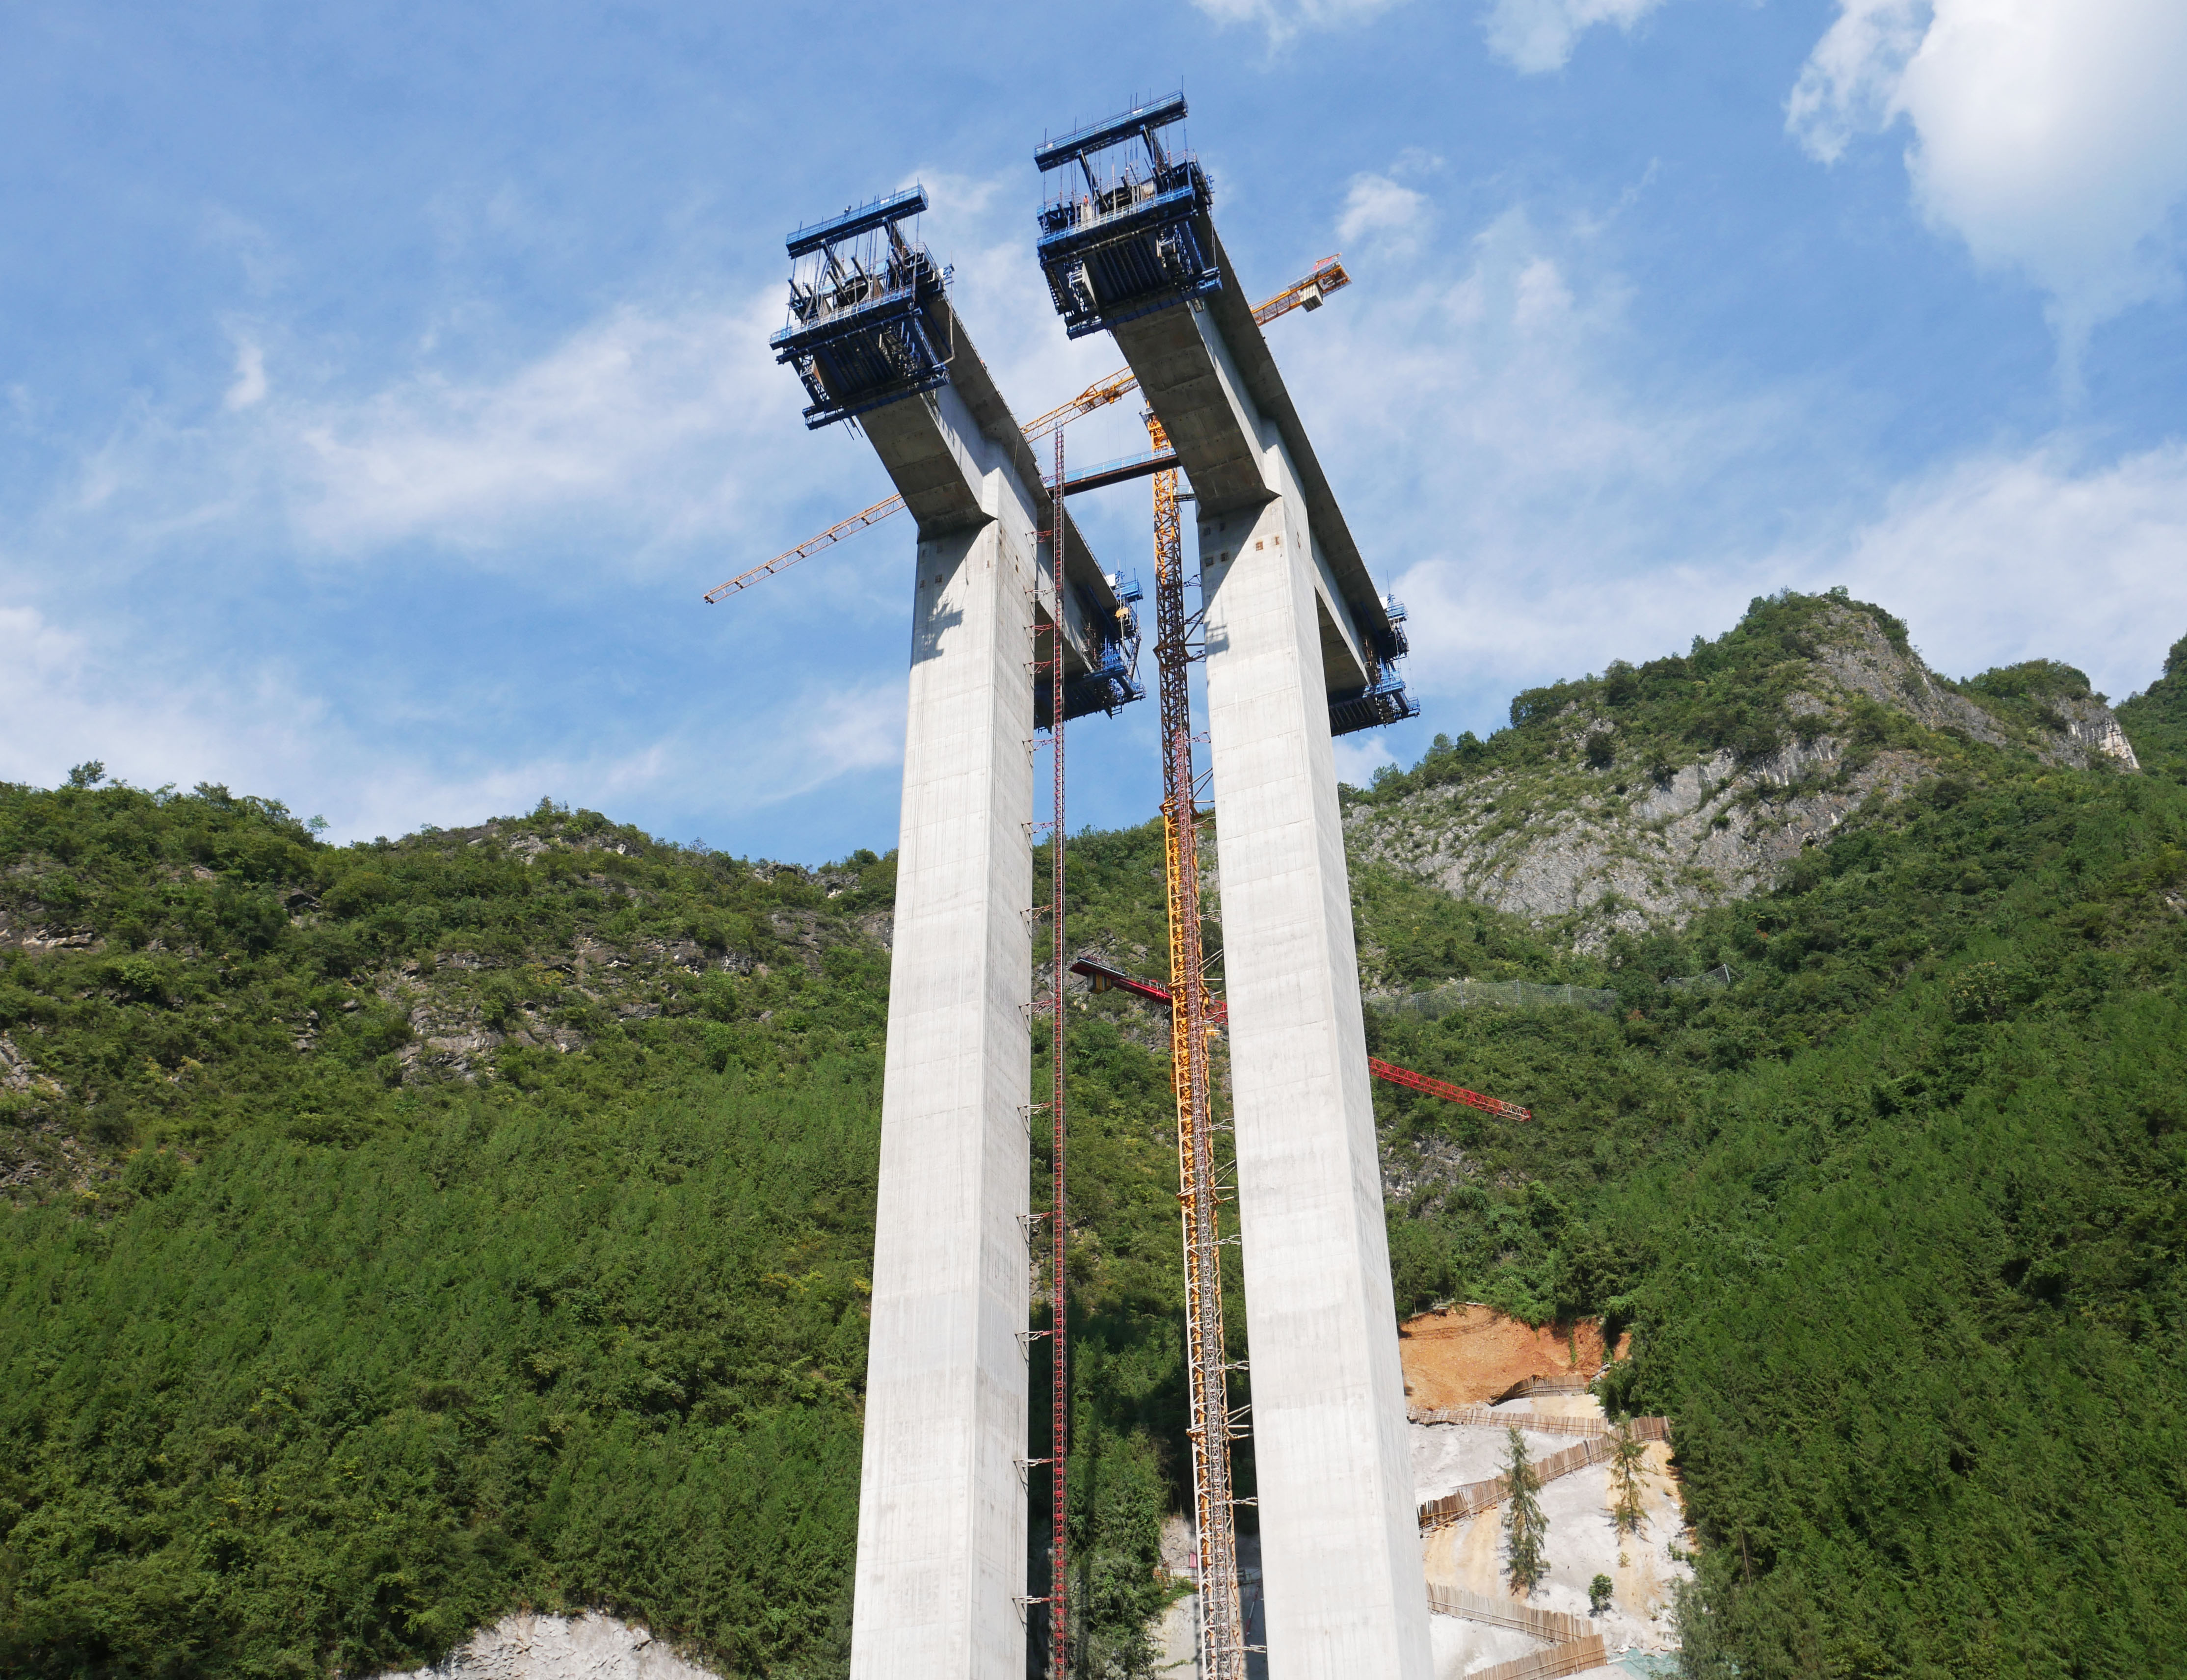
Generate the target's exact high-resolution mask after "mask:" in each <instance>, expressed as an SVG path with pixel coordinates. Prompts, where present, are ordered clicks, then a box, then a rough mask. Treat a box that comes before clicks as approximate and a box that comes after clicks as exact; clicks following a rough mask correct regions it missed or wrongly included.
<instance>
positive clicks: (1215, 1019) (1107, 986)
mask: <svg viewBox="0 0 2187 1680" xmlns="http://www.w3.org/2000/svg"><path fill="white" fill-rule="evenodd" d="M1071 973H1073V974H1075V975H1085V976H1086V977H1087V978H1088V980H1092V981H1093V982H1094V990H1095V991H1096V992H1110V991H1123V992H1133V993H1135V994H1136V995H1138V997H1144V998H1145V999H1147V1000H1148V1001H1149V1002H1150V1003H1160V1004H1161V1005H1162V1006H1163V1007H1164V1008H1167V1007H1168V1004H1169V993H1168V992H1167V991H1166V990H1165V989H1164V988H1162V987H1161V986H1156V985H1155V984H1154V983H1153V982H1152V981H1151V980H1133V978H1132V977H1131V975H1127V974H1126V973H1124V972H1123V971H1122V969H1111V968H1107V967H1105V966H1104V965H1103V964H1099V963H1093V962H1088V961H1087V960H1086V959H1084V958H1080V959H1079V960H1078V961H1077V962H1076V963H1073V964H1071ZM1229 1014H1230V1009H1229V1006H1228V1004H1225V1003H1213V1002H1211V1003H1209V1004H1208V1006H1207V1020H1208V1023H1209V1025H1214V1026H1220V1025H1223V1021H1224V1020H1226V1019H1227V1018H1228V1015H1229ZM1367 1065H1368V1067H1369V1069H1370V1070H1373V1072H1374V1075H1375V1078H1377V1079H1386V1080H1388V1081H1389V1082H1390V1083H1391V1084H1392V1085H1403V1086H1404V1087H1407V1088H1408V1089H1410V1090H1414V1091H1425V1092H1426V1093H1428V1095H1430V1096H1431V1097H1440V1098H1442V1099H1443V1100H1444V1101H1445V1102H1447V1103H1463V1104H1465V1105H1466V1106H1467V1107H1468V1108H1474V1109H1479V1110H1481V1112H1482V1113H1484V1114H1493V1115H1496V1116H1498V1118H1499V1119H1503V1120H1532V1118H1533V1117H1534V1111H1533V1110H1532V1109H1522V1108H1521V1107H1520V1106H1519V1105H1518V1104H1516V1103H1507V1102H1505V1101H1504V1099H1503V1098H1500V1097H1484V1096H1482V1095H1481V1093H1479V1092H1478V1091H1469V1090H1467V1089H1466V1088H1465V1087H1464V1086H1463V1085H1453V1084H1451V1083H1450V1082H1448V1081H1447V1080H1442V1079H1436V1078H1432V1077H1431V1076H1429V1075H1427V1074H1425V1073H1415V1072H1414V1071H1413V1070H1412V1069H1410V1068H1408V1067H1399V1066H1398V1065H1397V1064H1396V1063H1395V1062H1386V1061H1384V1060H1383V1059H1381V1058H1380V1056H1369V1057H1368V1058H1367Z"/></svg>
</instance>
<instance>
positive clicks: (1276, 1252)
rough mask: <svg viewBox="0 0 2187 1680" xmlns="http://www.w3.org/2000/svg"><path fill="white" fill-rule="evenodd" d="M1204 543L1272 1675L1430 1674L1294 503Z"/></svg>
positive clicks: (1223, 516) (1320, 698)
mask: <svg viewBox="0 0 2187 1680" xmlns="http://www.w3.org/2000/svg"><path fill="white" fill-rule="evenodd" d="M1269 453H1270V454H1271V455H1272V456H1277V458H1276V459H1275V460H1274V461H1273V462H1271V472H1270V476H1271V477H1273V478H1276V479H1277V480H1279V482H1281V481H1282V480H1284V479H1285V478H1287V477H1288V476H1289V475H1288V474H1287V473H1285V471H1284V470H1283V464H1282V462H1281V458H1280V456H1279V455H1278V454H1277V452H1276V451H1273V450H1271V451H1270V452H1269ZM1200 558H1201V582H1202V587H1203V590H1204V593H1205V596H1206V602H1207V632H1206V634H1207V700H1208V735H1209V742H1210V756H1211V760H1212V767H1213V770H1214V782H1215V806H1216V812H1217V822H1216V846H1217V858H1218V861H1219V863H1220V868H1221V872H1222V875H1221V879H1222V894H1223V901H1222V902H1223V911H1222V913H1223V972H1224V974H1225V975H1226V976H1227V987H1228V1003H1229V1009H1230V1055H1231V1068H1232V1081H1233V1086H1234V1091H1235V1093H1236V1110H1237V1144H1238V1199H1239V1208H1240V1217H1241V1220H1242V1222H1243V1232H1244V1252H1245V1318H1246V1326H1247V1331H1248V1334H1249V1338H1250V1357H1251V1375H1252V1400H1253V1411H1252V1432H1253V1450H1254V1458H1255V1464H1256V1467H1257V1474H1258V1481H1259V1497H1260V1520H1261V1521H1260V1527H1261V1559H1262V1571H1263V1583H1264V1588H1265V1592H1266V1603H1267V1617H1268V1622H1267V1626H1268V1675H1269V1680H1360V1677H1363V1676H1369V1675H1371V1676H1375V1677H1376V1680H1431V1675H1432V1673H1433V1668H1432V1655H1431V1649H1430V1644H1429V1631H1428V1610H1427V1604H1426V1597H1425V1590H1424V1587H1423V1585H1422V1576H1421V1557H1420V1535H1419V1532H1418V1529H1417V1526H1416V1522H1415V1517H1414V1502H1413V1486H1412V1473H1411V1464H1410V1458H1409V1449H1408V1441H1407V1438H1406V1424H1405V1397H1404V1377H1403V1372H1402V1370H1401V1369H1400V1367H1399V1364H1398V1359H1397V1312H1396V1304H1395V1301H1394V1300H1393V1298H1392V1295H1391V1285H1390V1258H1389V1249H1388V1243H1387V1239H1386V1233H1385V1229H1384V1226H1383V1216H1382V1182H1381V1172H1380V1166H1379V1164H1378V1161H1377V1158H1376V1151H1375V1112H1374V1105H1373V1103H1372V1101H1371V1099H1370V1098H1369V1083H1368V1081H1369V1075H1368V1070H1367V1045H1366V1034H1365V1026H1364V1023H1363V1020H1362V1017H1361V1012H1360V1003H1359V967H1358V952H1357V950H1356V948H1355V947H1354V944H1353V939H1352V904H1351V896H1350V887H1349V882H1348V878H1347V874H1346V866H1345V856H1344V835H1343V830H1342V828H1341V823H1340V821H1339V813H1338V809H1337V801H1336V774H1335V757H1334V753H1333V750H1332V748H1331V745H1330V723H1329V710H1328V703H1327V700H1326V694H1325V684H1324V671H1323V643H1324V626H1325V622H1326V615H1325V614H1324V611H1323V610H1322V609H1321V608H1320V606H1319V605H1318V598H1317V590H1316V587H1315V584H1316V558H1315V554H1314V548H1313V541H1312V539H1311V537H1310V536H1309V533H1308V530H1307V519H1306V517H1305V513H1304V510H1303V508H1302V507H1301V505H1300V498H1299V497H1296V496H1295V495H1277V496H1274V497H1270V498H1268V499H1267V500H1264V501H1262V502H1260V503H1257V505H1251V506H1245V507H1237V506H1234V507H1232V508H1229V509H1228V510H1227V511H1223V512H1220V513H1215V514H1208V515H1207V516H1206V517H1204V518H1203V519H1202V520H1201V521H1200Z"/></svg>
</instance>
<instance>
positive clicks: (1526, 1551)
mask: <svg viewBox="0 0 2187 1680" xmlns="http://www.w3.org/2000/svg"><path fill="white" fill-rule="evenodd" d="M1510 1447H1511V1459H1510V1464H1508V1465H1507V1466H1506V1467H1505V1469H1504V1476H1505V1478H1506V1479H1507V1480H1508V1481H1510V1487H1511V1491H1510V1495H1509V1497H1507V1498H1506V1499H1505V1501H1504V1573H1505V1574H1507V1575H1508V1576H1510V1580H1511V1585H1512V1587H1513V1588H1514V1589H1515V1590H1516V1591H1517V1592H1518V1593H1520V1594H1521V1596H1522V1597H1523V1596H1526V1595H1528V1594H1531V1593H1532V1592H1533V1590H1534V1588H1535V1587H1537V1586H1538V1585H1540V1583H1541V1579H1542V1577H1543V1576H1545V1575H1547V1574H1548V1573H1549V1558H1548V1556H1547V1554H1546V1553H1545V1552H1544V1550H1543V1542H1544V1541H1546V1540H1547V1539H1548V1538H1549V1519H1548V1518H1547V1517H1545V1516H1543V1514H1542V1502H1541V1498H1540V1497H1539V1496H1540V1493H1541V1491H1542V1479H1541V1477H1540V1476H1538V1475H1536V1474H1535V1472H1534V1467H1533V1465H1532V1463H1531V1462H1529V1461H1528V1459H1527V1457H1526V1437H1525V1436H1522V1435H1521V1434H1520V1433H1519V1431H1518V1429H1517V1428H1516V1427H1515V1426H1514V1427H1513V1428H1512V1429H1511V1430H1510Z"/></svg>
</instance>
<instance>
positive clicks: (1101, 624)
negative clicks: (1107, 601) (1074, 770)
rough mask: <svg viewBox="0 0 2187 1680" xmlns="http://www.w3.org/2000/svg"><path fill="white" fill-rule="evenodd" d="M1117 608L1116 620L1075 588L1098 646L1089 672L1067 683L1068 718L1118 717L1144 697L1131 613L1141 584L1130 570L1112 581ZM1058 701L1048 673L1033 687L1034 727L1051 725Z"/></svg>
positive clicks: (1136, 618)
mask: <svg viewBox="0 0 2187 1680" xmlns="http://www.w3.org/2000/svg"><path fill="white" fill-rule="evenodd" d="M1107 581H1108V584H1109V587H1110V590H1111V591H1112V592H1113V593H1114V594H1115V596H1116V610H1115V612H1114V614H1113V616H1111V615H1105V614H1104V613H1103V612H1102V610H1101V606H1100V604H1099V602H1097V601H1095V600H1094V598H1093V597H1092V596H1090V595H1089V594H1088V593H1087V592H1086V591H1084V590H1082V589H1077V590H1074V592H1073V593H1075V594H1076V595H1077V599H1078V609H1079V611H1080V612H1081V613H1082V614H1083V615H1084V616H1085V621H1086V622H1087V623H1088V625H1090V626H1094V635H1093V638H1091V639H1092V641H1093V643H1094V646H1093V649H1092V651H1091V653H1090V655H1089V658H1088V665H1087V668H1086V669H1085V670H1083V671H1080V672H1079V673H1078V674H1077V676H1075V677H1065V678H1064V680H1063V715H1064V716H1065V719H1069V718H1073V717H1084V716H1087V715H1088V713H1091V712H1096V711H1098V712H1100V713H1102V714H1103V715H1104V716H1109V717H1114V716H1116V709H1117V708H1118V707H1119V706H1127V705H1130V704H1131V703H1132V702H1133V700H1144V699H1145V698H1146V693H1147V689H1146V685H1145V684H1144V683H1142V682H1140V681H1139V675H1138V670H1139V615H1138V613H1136V612H1134V611H1133V608H1134V607H1135V606H1137V605H1138V603H1139V601H1140V600H1141V598H1142V595H1141V592H1140V589H1139V581H1138V578H1137V577H1136V576H1133V574H1131V573H1129V572H1122V571H1120V572H1116V573H1113V574H1111V575H1110V577H1109V578H1108V580H1107ZM1053 706H1054V695H1053V694H1052V692H1051V691H1050V689H1049V679H1048V677H1046V676H1045V675H1043V676H1042V677H1039V678H1038V679H1037V681H1036V682H1035V683H1034V685H1033V725H1034V727H1035V728H1041V729H1045V728H1048V727H1049V722H1048V720H1049V713H1050V711H1051V709H1052V708H1053Z"/></svg>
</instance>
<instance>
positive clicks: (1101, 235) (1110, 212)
mask: <svg viewBox="0 0 2187 1680" xmlns="http://www.w3.org/2000/svg"><path fill="white" fill-rule="evenodd" d="M1184 115H1185V105H1184V95H1183V94H1182V93H1173V94H1172V95H1171V96H1170V97H1169V98H1166V99H1158V100H1156V101H1155V102H1154V103H1152V104H1145V105H1140V106H1137V107H1135V108H1134V109H1133V110H1128V111H1126V112H1125V113H1124V114H1123V115H1121V116H1116V117H1111V118H1110V119H1109V120H1108V121H1105V122H1097V123H1094V124H1092V125H1091V126H1088V127H1085V128H1082V129H1079V130H1078V131H1077V132H1075V133H1071V134H1066V135H1065V136H1064V137H1063V138H1061V139H1060V140H1054V141H1050V142H1049V143H1045V144H1043V146H1042V147H1041V148H1040V149H1039V150H1038V151H1037V152H1035V153H1034V154H1033V162H1034V163H1035V164H1036V165H1037V166H1038V167H1039V169H1040V171H1041V173H1042V176H1043V181H1044V183H1045V189H1044V191H1043V200H1042V205H1041V211H1040V241H1039V244H1038V250H1039V255H1040V266H1041V271H1042V272H1043V273H1044V274H1046V275H1047V276H1048V289H1049V295H1050V296H1051V297H1053V299H1054V302H1055V310H1056V313H1057V314H1059V315H1060V316H1061V317H1063V322H1064V326H1065V329H1066V330H1067V331H1068V332H1069V334H1070V335H1071V337H1072V338H1074V339H1076V338H1083V337H1084V336H1085V335H1086V334H1088V333H1097V332H1101V331H1104V330H1105V329H1109V328H1111V327H1114V326H1116V324H1117V323H1119V322H1123V321H1130V320H1135V319H1137V318H1138V317H1139V316H1142V315H1150V314H1152V313H1153V312H1155V311H1156V310H1158V309H1167V308H1169V307H1171V306H1173V305H1176V304H1179V303H1183V302H1185V301H1188V300H1189V299H1191V298H1195V297H1200V296H1202V295H1206V293H1209V292H1212V291H1215V290H1217V289H1219V288H1220V287H1221V286H1222V284H1223V273H1222V270H1221V268H1220V267H1219V266H1218V265H1217V262H1216V261H1215V259H1214V253H1213V251H1212V250H1210V249H1208V247H1207V244H1206V240H1205V239H1203V237H1202V234H1201V219H1202V218H1204V217H1205V216H1206V212H1207V210H1208V207H1209V206H1210V205H1212V203H1213V202H1214V194H1213V192H1212V188H1210V187H1209V186H1208V183H1207V176H1206V171H1203V170H1202V169H1201V168H1200V160H1198V159H1197V158H1195V157H1194V156H1193V155H1192V154H1191V153H1190V152H1189V151H1185V150H1183V149H1178V150H1172V149H1169V147H1168V146H1167V145H1166V144H1165V143H1164V140H1163V131H1164V130H1166V129H1168V128H1170V127H1172V126H1174V125H1175V124H1177V123H1179V122H1182V121H1183V120H1184Z"/></svg>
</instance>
